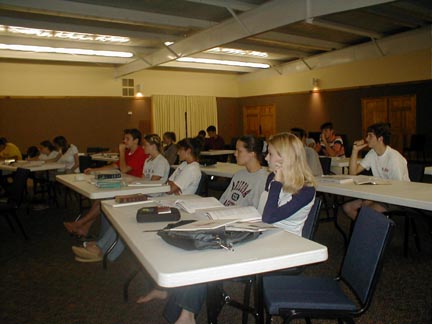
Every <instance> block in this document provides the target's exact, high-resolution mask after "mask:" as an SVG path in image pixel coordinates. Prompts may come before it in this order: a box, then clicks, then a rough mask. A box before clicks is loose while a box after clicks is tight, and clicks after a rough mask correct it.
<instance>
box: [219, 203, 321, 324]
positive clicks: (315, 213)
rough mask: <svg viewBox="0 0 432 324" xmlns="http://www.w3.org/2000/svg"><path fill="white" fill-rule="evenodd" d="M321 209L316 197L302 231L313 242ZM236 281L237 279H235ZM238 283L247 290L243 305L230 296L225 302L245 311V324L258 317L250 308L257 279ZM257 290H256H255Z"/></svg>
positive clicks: (293, 271)
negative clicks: (250, 315)
mask: <svg viewBox="0 0 432 324" xmlns="http://www.w3.org/2000/svg"><path fill="white" fill-rule="evenodd" d="M320 209H321V198H319V197H316V198H315V202H314V204H313V206H312V208H311V210H310V211H309V215H308V217H307V218H306V221H305V223H304V225H303V229H302V237H304V238H307V239H309V240H313V238H314V236H315V232H316V229H317V225H318V219H319V214H320ZM303 269H304V267H295V268H289V269H283V270H278V271H274V272H269V273H266V274H265V276H273V275H278V276H280V275H298V274H300V273H301V272H302V271H303ZM234 280H235V279H234ZM237 281H240V282H244V284H245V288H244V292H243V303H240V302H238V301H236V300H233V299H231V297H230V296H229V295H226V294H225V293H223V295H224V302H225V303H226V304H228V305H230V306H232V307H235V308H237V309H240V310H242V311H243V315H242V323H243V324H245V323H247V322H248V315H249V314H252V315H253V316H255V317H257V310H256V309H255V308H252V307H251V306H250V295H251V291H252V287H253V286H254V285H255V282H256V277H255V276H248V277H242V278H239V279H237ZM255 289H256V288H255ZM254 304H255V305H257V296H256V294H255V302H254Z"/></svg>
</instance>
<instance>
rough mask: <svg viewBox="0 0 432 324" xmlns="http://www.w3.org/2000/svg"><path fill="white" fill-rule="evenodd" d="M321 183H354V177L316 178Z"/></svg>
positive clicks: (329, 176) (324, 176) (327, 176)
mask: <svg viewBox="0 0 432 324" xmlns="http://www.w3.org/2000/svg"><path fill="white" fill-rule="evenodd" d="M316 179H317V180H318V181H319V182H328V183H353V176H349V175H340V174H337V175H322V176H320V177H316Z"/></svg>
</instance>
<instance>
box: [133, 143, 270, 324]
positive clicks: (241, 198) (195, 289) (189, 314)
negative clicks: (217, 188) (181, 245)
mask: <svg viewBox="0 0 432 324" xmlns="http://www.w3.org/2000/svg"><path fill="white" fill-rule="evenodd" d="M262 148H263V142H262V140H261V139H258V138H256V137H255V136H252V135H246V136H241V137H239V139H238V140H237V143H236V151H235V153H234V155H235V157H236V158H237V164H238V165H241V166H245V169H244V170H241V171H238V172H236V174H234V176H233V178H232V179H231V182H230V184H229V186H228V187H227V189H226V190H225V192H224V193H223V194H222V196H221V198H220V199H219V201H220V202H221V203H222V204H224V205H225V206H254V207H255V208H257V207H258V204H259V200H260V197H261V194H262V192H263V191H264V186H265V182H266V179H267V176H268V172H267V170H266V169H264V168H262V167H261V163H260V162H261V157H262ZM206 290H207V288H206V285H205V284H199V285H193V286H187V287H181V288H175V289H171V290H170V291H169V292H168V291H167V290H161V289H153V290H152V291H151V292H149V293H148V294H147V295H145V296H142V297H140V298H139V299H138V300H137V303H146V302H149V301H150V300H153V299H166V298H168V297H169V299H168V302H167V305H166V307H165V311H164V316H165V317H166V319H167V320H168V321H169V322H170V323H174V322H176V321H177V320H182V321H183V320H186V322H185V323H194V317H195V315H196V314H198V313H199V311H200V309H201V306H202V304H203V302H204V300H205V295H206Z"/></svg>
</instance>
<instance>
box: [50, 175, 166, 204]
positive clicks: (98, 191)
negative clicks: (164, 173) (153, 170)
mask: <svg viewBox="0 0 432 324" xmlns="http://www.w3.org/2000/svg"><path fill="white" fill-rule="evenodd" d="M80 177H82V178H83V180H78V178H80ZM123 179H124V180H125V183H126V184H127V183H133V182H140V183H143V184H144V183H145V184H154V186H151V187H150V186H142V187H141V186H124V187H121V188H98V187H96V185H95V184H93V183H91V181H92V180H93V181H94V176H92V175H84V174H62V175H58V176H56V180H57V181H58V182H60V183H62V184H64V185H65V186H66V187H69V188H71V189H72V190H74V191H76V192H78V193H79V194H81V195H83V196H85V197H87V198H90V199H108V198H114V197H115V196H118V195H129V194H137V193H142V194H155V193H163V192H168V191H169V190H170V187H169V186H168V185H165V184H164V185H161V184H160V183H159V182H157V181H144V180H143V179H142V178H136V177H132V176H130V175H123Z"/></svg>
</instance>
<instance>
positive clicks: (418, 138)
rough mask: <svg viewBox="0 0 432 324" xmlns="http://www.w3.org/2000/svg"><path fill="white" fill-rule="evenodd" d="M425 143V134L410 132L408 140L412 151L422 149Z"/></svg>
mask: <svg viewBox="0 0 432 324" xmlns="http://www.w3.org/2000/svg"><path fill="white" fill-rule="evenodd" d="M425 144H426V135H425V134H412V135H411V140H410V147H409V148H410V149H411V150H414V151H423V150H424V148H425Z"/></svg>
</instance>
